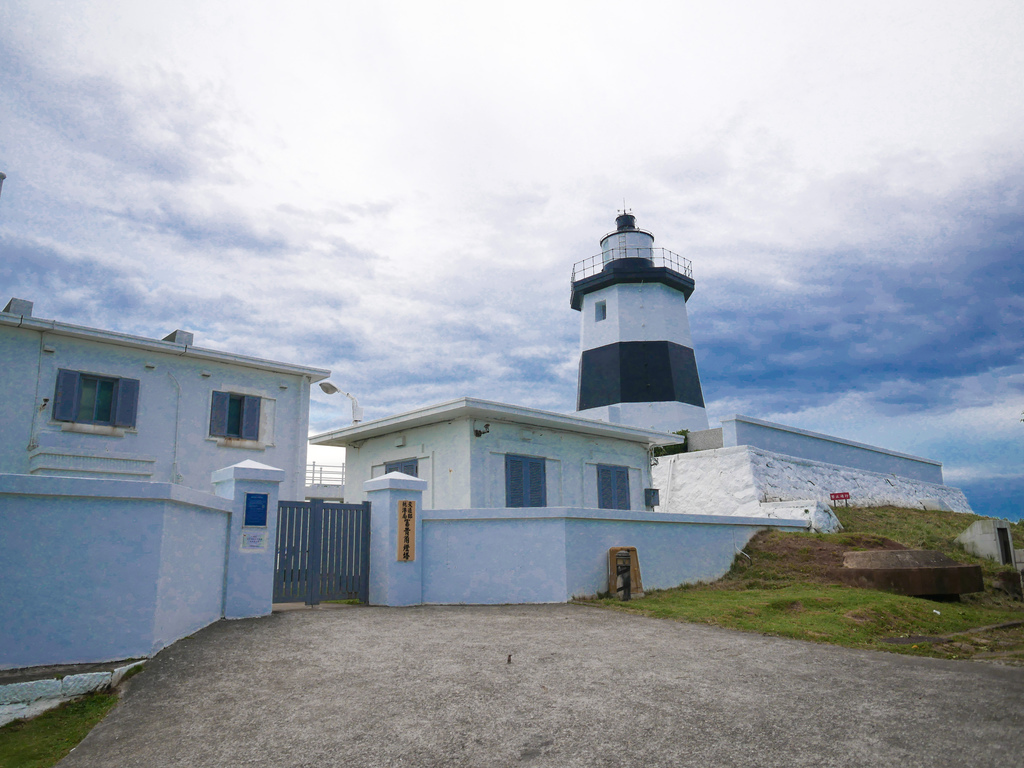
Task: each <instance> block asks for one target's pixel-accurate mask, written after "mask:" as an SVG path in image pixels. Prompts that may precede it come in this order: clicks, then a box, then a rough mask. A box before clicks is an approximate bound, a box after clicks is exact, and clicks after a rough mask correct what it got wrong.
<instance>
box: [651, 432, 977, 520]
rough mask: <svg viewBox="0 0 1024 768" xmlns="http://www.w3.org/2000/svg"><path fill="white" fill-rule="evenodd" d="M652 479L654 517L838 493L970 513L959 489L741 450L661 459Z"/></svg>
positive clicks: (768, 506) (726, 511) (744, 509)
mask: <svg viewBox="0 0 1024 768" xmlns="http://www.w3.org/2000/svg"><path fill="white" fill-rule="evenodd" d="M652 477H653V479H654V485H655V486H656V487H657V488H659V489H660V490H661V506H660V507H659V511H662V512H669V513H673V514H684V515H692V514H695V513H696V514H704V515H729V516H732V515H738V516H747V517H749V516H757V515H769V514H773V513H774V512H773V511H772V510H774V509H775V508H776V506H777V505H778V503H779V502H795V501H800V502H805V501H807V502H811V503H815V502H816V503H820V504H824V505H834V504H835V503H836V502H832V501H831V500H830V498H829V495H830V494H831V493H842V492H846V493H849V494H850V504H851V505H852V506H863V507H878V506H895V507H909V508H917V509H923V508H924V507H925V503H924V502H925V500H930V501H934V500H938V501H941V502H943V503H944V504H946V505H948V507H949V508H950V509H952V510H954V511H956V512H967V513H971V512H973V510H972V509H971V506H970V504H969V503H968V501H967V498H966V497H965V496H964V494H963V491H961V490H960V489H959V488H952V487H950V486H947V485H941V484H936V483H927V482H923V481H920V480H914V479H911V478H907V477H901V476H899V475H895V474H884V473H880V472H871V471H868V470H863V469H857V468H854V467H848V466H841V465H836V464H826V463H825V462H821V461H812V460H809V459H802V458H798V457H794V456H787V455H784V454H780V453H774V452H772V451H766V450H762V449H759V448H754V447H751V446H747V445H741V446H736V447H732V448H720V449H717V450H707V451H699V452H696V453H681V454H676V455H674V456H663V457H661V458H659V459H658V464H657V465H656V466H655V467H654V468H653V469H652ZM787 516H789V515H787Z"/></svg>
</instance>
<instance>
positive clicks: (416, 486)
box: [363, 472, 427, 605]
mask: <svg viewBox="0 0 1024 768" xmlns="http://www.w3.org/2000/svg"><path fill="white" fill-rule="evenodd" d="M426 489H427V481H426V480H420V479H419V478H416V477H412V476H411V475H404V474H402V473H401V472H389V473H388V474H386V475H382V476H381V477H375V478H373V479H372V480H368V481H367V482H365V483H363V490H365V491H366V498H367V500H368V501H369V502H370V605H420V604H421V603H422V602H423V552H422V548H421V547H420V546H419V544H420V542H421V540H422V536H421V533H422V530H423V523H422V518H421V515H420V512H421V511H422V507H421V504H422V501H423V491H425V490H426ZM408 501H411V502H414V504H415V507H414V511H413V512H412V519H408V518H407V517H406V519H405V520H404V521H403V520H402V519H400V517H399V515H400V514H405V515H406V516H408V514H409V512H410V510H409V509H408V506H407V505H404V509H403V505H402V504H401V502H408ZM400 510H401V511H400ZM406 522H408V524H409V527H408V532H406V530H405V528H404V526H405V523H406ZM410 534H411V536H410ZM407 544H409V545H411V548H410V549H409V550H408V551H406V550H404V546H405V545H407Z"/></svg>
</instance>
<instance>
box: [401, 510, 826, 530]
mask: <svg viewBox="0 0 1024 768" xmlns="http://www.w3.org/2000/svg"><path fill="white" fill-rule="evenodd" d="M420 518H421V519H422V520H424V521H427V520H446V521H447V520H451V521H472V520H545V519H547V520H610V521H617V522H626V523H690V524H697V525H767V526H772V527H780V526H781V527H785V528H801V529H806V528H807V527H808V523H807V521H806V520H804V519H803V518H800V519H792V518H780V517H732V516H730V515H679V514H675V513H672V512H648V511H646V510H644V511H641V510H628V509H587V508H584V507H514V508H496V509H424V510H422V511H421V512H420Z"/></svg>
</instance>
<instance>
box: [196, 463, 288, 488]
mask: <svg viewBox="0 0 1024 768" xmlns="http://www.w3.org/2000/svg"><path fill="white" fill-rule="evenodd" d="M287 476H288V473H287V472H285V471H284V470H283V469H278V468H277V467H271V466H268V465H266V464H260V463H259V462H258V461H253V460H252V459H246V460H245V461H240V462H238V463H237V464H232V465H231V466H230V467H223V468H222V469H215V470H214V471H213V472H212V473H210V480H211V482H214V483H223V482H225V481H227V480H263V481H266V482H269V483H283V482H284V479H285V478H286V477H287Z"/></svg>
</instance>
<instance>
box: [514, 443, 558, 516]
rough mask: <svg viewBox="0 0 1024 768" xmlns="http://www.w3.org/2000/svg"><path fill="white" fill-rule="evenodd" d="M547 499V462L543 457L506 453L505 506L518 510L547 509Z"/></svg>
mask: <svg viewBox="0 0 1024 768" xmlns="http://www.w3.org/2000/svg"><path fill="white" fill-rule="evenodd" d="M517 480H518V483H517V482H516V481H517ZM547 499H548V492H547V466H546V460H545V459H544V458H543V457H541V456H521V455H519V454H514V453H506V454H505V506H506V507H509V508H516V509H518V508H527V507H531V508H537V507H546V506H547V505H548V503H547Z"/></svg>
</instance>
